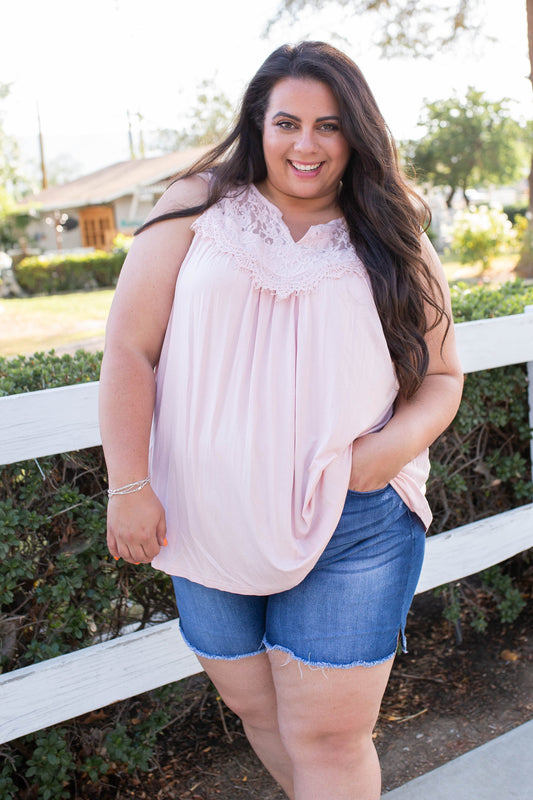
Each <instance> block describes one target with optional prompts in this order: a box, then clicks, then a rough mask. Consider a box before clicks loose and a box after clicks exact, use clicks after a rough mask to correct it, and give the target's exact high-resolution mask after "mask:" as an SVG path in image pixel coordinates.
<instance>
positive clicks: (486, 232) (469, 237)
mask: <svg viewBox="0 0 533 800" xmlns="http://www.w3.org/2000/svg"><path fill="white" fill-rule="evenodd" d="M515 244H516V237H515V234H514V231H513V226H512V224H511V222H510V220H509V218H508V217H507V215H506V214H504V213H503V211H499V210H498V209H496V208H489V207H488V206H479V207H477V208H475V207H474V208H470V209H468V210H467V211H464V212H463V213H462V214H460V215H459V216H458V217H457V219H456V220H455V222H454V225H453V229H452V242H451V248H450V249H451V251H452V253H454V254H455V255H456V256H457V257H458V258H459V261H460V262H461V263H462V264H475V263H477V262H478V261H480V262H481V268H482V270H483V271H484V270H486V269H487V268H488V267H489V265H490V262H491V260H492V258H493V257H494V256H496V255H499V254H502V253H506V252H508V251H509V250H510V249H511V248H512V247H513V246H515Z"/></svg>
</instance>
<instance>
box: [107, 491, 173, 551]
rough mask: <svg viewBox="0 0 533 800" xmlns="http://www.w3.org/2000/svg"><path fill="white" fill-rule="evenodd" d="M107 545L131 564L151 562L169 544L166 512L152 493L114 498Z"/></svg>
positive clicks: (110, 513)
mask: <svg viewBox="0 0 533 800" xmlns="http://www.w3.org/2000/svg"><path fill="white" fill-rule="evenodd" d="M107 544H108V548H109V552H110V553H111V555H112V556H113V558H114V559H115V560H118V559H119V558H122V559H124V561H127V562H129V563H131V564H141V563H143V564H147V563H150V562H151V561H152V560H153V558H154V557H155V556H156V555H157V554H158V553H159V551H160V550H161V547H164V546H165V545H166V523H165V514H164V511H163V507H162V506H161V503H160V502H159V500H158V499H157V497H156V496H155V495H154V494H153V493H152V492H146V493H145V494H143V495H142V496H141V495H140V494H135V495H126V496H124V497H113V498H111V499H110V502H109V504H108V508H107Z"/></svg>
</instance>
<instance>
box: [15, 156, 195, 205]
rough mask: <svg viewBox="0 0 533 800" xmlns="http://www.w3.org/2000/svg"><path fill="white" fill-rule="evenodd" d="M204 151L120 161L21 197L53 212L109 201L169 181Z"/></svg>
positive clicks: (26, 201) (25, 202) (25, 201)
mask: <svg viewBox="0 0 533 800" xmlns="http://www.w3.org/2000/svg"><path fill="white" fill-rule="evenodd" d="M206 150H207V148H205V147H197V148H193V149H190V150H180V151H177V152H174V153H168V154H167V155H164V156H157V157H156V158H137V159H134V160H131V161H120V162H119V163H118V164H111V165H110V166H109V167H104V168H103V169H99V170H97V171H96V172H91V173H90V174H89V175H84V176H83V177H81V178H77V179H76V180H75V181H71V182H70V183H65V184H64V185H63V186H51V187H50V188H49V189H43V191H42V192H39V193H38V194H35V195H33V196H32V197H26V198H24V204H25V205H26V204H27V203H31V204H36V205H38V207H39V209H40V210H42V211H55V210H61V209H67V208H82V207H84V206H92V205H100V204H102V203H111V202H113V200H117V199H118V198H119V197H124V196H125V195H131V194H134V193H135V192H137V191H139V189H142V188H143V187H146V188H148V187H154V188H155V185H157V184H158V183H161V182H165V181H168V180H170V179H171V178H172V177H174V175H175V174H176V173H178V172H180V171H181V170H183V169H185V168H186V167H188V166H189V165H190V164H192V163H193V162H194V161H195V160H196V159H197V158H199V157H200V156H201V155H202V154H203V153H204V152H205V151H206ZM158 188H159V187H158ZM161 191H163V188H161Z"/></svg>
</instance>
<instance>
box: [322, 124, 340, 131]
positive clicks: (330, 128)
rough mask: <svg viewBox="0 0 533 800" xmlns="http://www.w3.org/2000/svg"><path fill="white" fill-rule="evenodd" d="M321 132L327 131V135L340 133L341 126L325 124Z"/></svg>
mask: <svg viewBox="0 0 533 800" xmlns="http://www.w3.org/2000/svg"><path fill="white" fill-rule="evenodd" d="M320 130H322V131H325V132H326V133H332V132H333V131H338V130H339V126H338V125H335V123H334V122H324V123H323V124H322V125H321V126H320Z"/></svg>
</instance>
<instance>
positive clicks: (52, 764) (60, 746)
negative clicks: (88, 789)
mask: <svg viewBox="0 0 533 800" xmlns="http://www.w3.org/2000/svg"><path fill="white" fill-rule="evenodd" d="M32 738H33V737H32ZM73 770H74V759H73V757H72V753H71V752H70V748H69V745H68V742H67V738H66V731H65V730H64V729H61V728H53V729H52V730H50V731H45V732H44V733H38V734H36V736H35V737H34V741H32V753H31V755H30V757H29V758H28V761H27V769H26V770H25V775H26V778H29V779H30V783H33V784H35V785H36V786H37V787H38V794H37V796H38V797H39V798H42V800H58V799H59V798H62V797H65V798H66V797H70V791H69V789H68V784H69V782H70V778H71V775H72V773H73ZM32 779H33V780H32Z"/></svg>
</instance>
